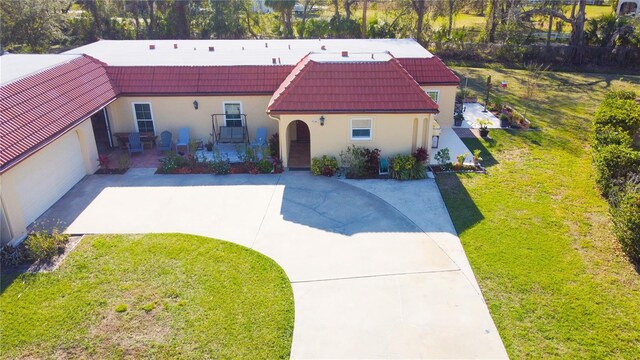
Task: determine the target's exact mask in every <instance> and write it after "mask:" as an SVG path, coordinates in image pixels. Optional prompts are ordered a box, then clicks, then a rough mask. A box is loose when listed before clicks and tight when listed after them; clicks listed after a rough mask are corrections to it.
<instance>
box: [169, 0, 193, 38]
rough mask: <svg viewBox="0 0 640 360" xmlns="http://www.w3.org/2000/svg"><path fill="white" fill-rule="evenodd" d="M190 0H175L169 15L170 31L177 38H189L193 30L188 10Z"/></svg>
mask: <svg viewBox="0 0 640 360" xmlns="http://www.w3.org/2000/svg"><path fill="white" fill-rule="evenodd" d="M189 1H190V0H173V4H172V6H171V12H170V14H169V16H168V20H169V31H170V33H171V35H172V37H174V38H176V39H189V37H190V35H191V32H190V27H189V20H188V18H187V12H188V7H189Z"/></svg>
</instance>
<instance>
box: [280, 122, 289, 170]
mask: <svg viewBox="0 0 640 360" xmlns="http://www.w3.org/2000/svg"><path fill="white" fill-rule="evenodd" d="M288 127H289V120H287V119H285V118H283V116H281V117H280V120H279V121H278V132H279V134H280V159H281V160H282V166H283V167H285V168H286V167H288V166H289V133H288V132H287V128H288Z"/></svg>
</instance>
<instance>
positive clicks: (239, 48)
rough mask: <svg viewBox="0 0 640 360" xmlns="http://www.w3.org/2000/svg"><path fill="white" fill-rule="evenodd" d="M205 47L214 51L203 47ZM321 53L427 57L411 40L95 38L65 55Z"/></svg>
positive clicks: (209, 57) (130, 59)
mask: <svg viewBox="0 0 640 360" xmlns="http://www.w3.org/2000/svg"><path fill="white" fill-rule="evenodd" d="M174 44H175V45H177V48H174ZM265 44H266V47H265ZM149 45H154V46H155V49H154V50H150V49H149ZM210 46H212V47H213V48H214V51H209V47H210ZM323 46H324V50H323V49H322V47H323ZM321 51H322V52H325V51H326V52H328V53H334V54H339V53H340V52H341V51H349V52H350V53H354V54H355V53H367V54H370V53H372V52H373V53H382V52H390V53H391V54H393V56H395V57H396V58H430V57H432V56H433V55H432V54H431V53H430V52H429V51H427V50H426V49H425V48H423V47H422V46H421V45H420V44H419V43H417V42H416V41H415V40H413V39H313V40H312V39H288V40H100V41H97V42H94V43H92V44H88V45H85V46H81V47H79V48H76V49H73V50H70V51H67V52H66V53H65V54H87V55H90V56H92V57H94V58H96V59H99V60H100V61H103V62H105V63H106V64H108V65H110V66H171V65H177V66H196V65H199V66H206V65H208V66H215V65H273V59H274V58H275V59H276V61H277V62H278V65H295V64H297V63H298V62H299V61H300V59H302V58H303V57H305V56H306V55H307V54H308V53H310V52H321Z"/></svg>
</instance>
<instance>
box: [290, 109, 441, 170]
mask: <svg viewBox="0 0 640 360" xmlns="http://www.w3.org/2000/svg"><path fill="white" fill-rule="evenodd" d="M323 116H324V118H325V123H324V126H320V121H319V119H320V114H318V115H315V114H314V115H281V116H280V121H279V129H280V130H279V131H280V134H286V135H285V136H280V139H281V140H280V151H281V155H282V158H283V165H284V166H287V162H288V161H287V160H288V154H289V141H290V140H293V139H295V137H294V136H293V135H294V134H295V124H292V123H293V122H294V121H296V120H302V121H304V122H305V123H306V124H307V126H309V132H310V135H311V143H310V149H311V157H312V158H313V157H316V156H321V155H333V156H336V157H338V155H339V154H340V151H341V150H344V149H346V148H347V147H348V146H350V145H352V144H353V145H358V146H365V147H368V148H371V149H373V148H378V149H380V150H381V152H382V156H384V157H390V156H394V155H397V154H402V153H404V154H406V153H410V152H412V151H413V150H415V149H416V148H418V147H425V148H427V149H428V150H430V149H431V134H432V122H431V121H432V120H431V119H432V116H433V115H430V114H335V115H332V114H323ZM354 118H370V119H372V120H373V125H372V139H371V140H352V139H351V119H354ZM289 124H292V125H291V126H289Z"/></svg>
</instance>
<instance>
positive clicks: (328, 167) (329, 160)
mask: <svg viewBox="0 0 640 360" xmlns="http://www.w3.org/2000/svg"><path fill="white" fill-rule="evenodd" d="M336 170H338V160H336V158H335V157H334V156H327V155H322V157H315V158H313V159H311V173H312V174H313V175H324V176H333V175H335V173H336Z"/></svg>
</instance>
